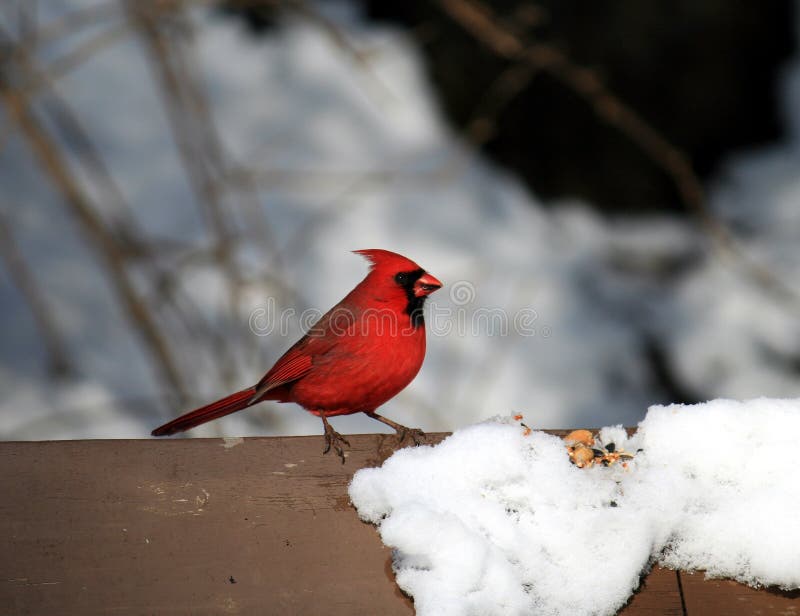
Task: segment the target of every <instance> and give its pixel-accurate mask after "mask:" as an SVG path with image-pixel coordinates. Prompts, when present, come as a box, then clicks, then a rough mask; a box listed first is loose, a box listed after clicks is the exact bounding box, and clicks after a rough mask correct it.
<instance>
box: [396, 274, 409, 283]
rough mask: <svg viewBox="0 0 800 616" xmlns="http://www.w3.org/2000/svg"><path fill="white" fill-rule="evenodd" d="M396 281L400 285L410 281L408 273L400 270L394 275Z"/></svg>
mask: <svg viewBox="0 0 800 616" xmlns="http://www.w3.org/2000/svg"><path fill="white" fill-rule="evenodd" d="M394 281H395V282H396V283H397V284H399V285H404V284H406V283H407V282H408V274H406V273H405V272H400V273H399V274H397V275H396V276H395V277H394Z"/></svg>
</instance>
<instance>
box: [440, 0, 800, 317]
mask: <svg viewBox="0 0 800 616" xmlns="http://www.w3.org/2000/svg"><path fill="white" fill-rule="evenodd" d="M439 5H440V6H441V7H442V9H443V10H444V12H445V13H446V14H447V15H448V16H450V18H451V19H452V20H453V21H455V22H456V23H458V24H460V25H461V26H462V27H463V28H464V29H465V30H466V31H468V32H469V33H470V34H472V35H473V36H474V37H475V39H476V40H477V41H478V42H480V43H481V44H483V45H484V46H485V47H487V48H489V49H490V50H492V51H493V52H494V53H495V54H496V55H498V56H500V57H502V58H505V59H507V60H511V61H514V62H526V63H528V64H529V65H530V66H532V67H533V68H535V69H537V70H542V71H545V72H547V73H549V74H550V75H552V76H553V77H555V78H556V79H557V80H559V81H561V82H562V83H563V84H564V85H565V86H567V87H568V88H570V89H571V90H572V91H574V92H575V93H577V94H578V95H580V96H581V97H582V98H583V99H584V100H586V101H587V103H588V104H589V105H590V106H591V107H592V109H593V110H594V112H595V113H596V114H597V116H598V117H599V118H601V119H602V120H603V121H604V122H605V123H606V124H608V125H609V126H612V127H614V128H616V129H617V130H619V131H620V132H621V133H622V134H624V135H626V136H627V137H628V138H629V139H630V140H631V141H632V142H633V143H635V144H636V145H637V146H638V147H639V148H640V149H641V150H642V151H643V152H644V153H645V154H646V155H647V156H648V157H649V158H650V160H652V161H653V162H654V163H655V164H656V165H658V166H659V167H660V168H661V169H662V170H663V171H664V172H665V173H666V174H667V175H668V176H669V177H670V178H672V181H673V182H674V183H675V186H676V187H677V189H678V192H679V193H680V195H681V198H682V200H683V202H684V204H685V205H686V207H687V208H688V209H689V211H690V212H692V213H693V214H694V216H695V218H696V219H697V220H698V221H699V222H700V224H701V226H702V227H703V229H705V231H706V232H707V233H708V235H709V237H710V238H711V241H712V243H713V244H714V246H716V248H717V250H718V252H719V254H720V255H722V256H729V257H735V259H736V262H738V263H739V264H740V265H741V266H742V267H743V271H744V272H745V273H746V274H747V275H748V276H749V277H750V279H751V280H753V281H754V282H756V284H758V285H759V286H760V287H761V288H763V289H765V290H767V291H769V292H771V293H772V294H773V295H775V296H776V297H778V298H780V299H781V300H783V301H789V302H792V303H793V304H795V305H800V295H799V294H798V292H797V291H796V290H795V289H794V288H793V287H791V286H790V285H788V284H786V283H785V282H784V281H783V280H781V279H780V278H779V277H777V276H776V275H775V274H773V273H772V272H771V271H769V270H768V269H766V268H765V267H764V266H763V265H761V264H760V263H757V262H756V261H754V260H753V259H752V258H751V257H749V256H748V255H746V254H745V253H744V251H743V250H742V248H741V247H740V246H739V245H738V243H737V242H736V241H735V239H734V237H733V235H732V234H731V232H730V230H729V229H728V227H727V226H725V224H724V223H723V222H722V221H720V220H719V219H718V218H717V217H716V216H714V214H713V213H712V212H711V211H710V210H709V209H708V207H707V205H706V198H705V191H704V190H703V186H702V184H701V183H700V180H699V178H698V177H697V175H696V174H695V172H694V170H693V169H692V166H691V164H690V162H689V160H688V158H687V157H686V155H685V154H684V153H682V152H681V151H680V150H678V149H677V148H676V147H674V146H673V145H672V144H671V143H670V142H669V141H668V140H667V139H666V138H665V137H663V136H662V135H661V134H660V133H659V132H658V131H657V130H656V129H655V128H653V127H652V126H651V125H650V124H648V123H647V122H646V121H645V120H644V118H642V117H641V116H640V115H639V114H638V113H637V112H636V111H635V110H634V109H633V108H631V107H629V106H628V105H626V104H625V103H623V102H622V101H621V100H620V99H619V98H618V97H617V96H615V95H614V94H613V93H612V92H611V91H610V90H609V89H608V88H607V87H606V86H605V85H604V84H603V83H602V81H600V79H599V78H598V77H597V76H596V75H595V73H593V72H592V71H590V70H588V69H586V68H583V67H580V66H577V65H576V64H574V63H573V62H572V61H570V60H569V59H568V58H567V57H566V56H565V55H564V54H563V53H561V52H560V51H558V50H557V49H556V48H554V47H552V46H551V45H547V44H545V43H533V44H527V43H526V42H523V41H522V40H521V38H520V37H519V36H518V35H516V34H515V33H513V32H511V31H509V30H508V29H507V28H505V27H504V26H503V25H502V24H501V23H499V21H498V20H497V19H496V18H495V16H494V15H493V13H492V11H491V10H490V9H489V8H488V7H487V6H486V5H485V4H483V3H481V2H479V1H478V0H439Z"/></svg>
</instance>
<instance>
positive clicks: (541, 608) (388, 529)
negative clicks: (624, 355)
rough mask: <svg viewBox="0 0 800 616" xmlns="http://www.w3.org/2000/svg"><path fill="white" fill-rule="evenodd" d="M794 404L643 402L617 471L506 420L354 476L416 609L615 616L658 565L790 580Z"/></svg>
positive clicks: (794, 524) (606, 438) (753, 580)
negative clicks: (581, 462)
mask: <svg viewBox="0 0 800 616" xmlns="http://www.w3.org/2000/svg"><path fill="white" fill-rule="evenodd" d="M798 435H800V399H794V400H779V399H766V398H761V399H755V400H750V401H746V402H737V401H733V400H723V399H719V400H714V401H711V402H708V403H704V404H698V405H693V406H681V405H672V406H653V407H651V408H650V409H649V410H648V413H647V415H646V417H645V419H644V420H643V421H641V422H640V424H639V427H638V431H637V432H636V434H635V435H634V436H633V437H631V438H630V439H628V438H627V437H626V434H625V432H624V430H622V429H621V428H620V427H618V426H617V427H609V428H604V429H603V430H602V431H601V433H600V439H601V440H602V442H603V443H606V444H607V443H609V442H614V443H615V445H616V446H617V449H620V448H624V449H625V450H627V451H629V452H636V451H637V450H638V449H641V451H639V452H638V453H637V454H636V456H635V457H634V459H633V460H632V461H630V462H628V464H627V468H624V467H623V466H622V465H621V464H619V463H617V464H614V465H611V466H609V467H603V466H599V465H598V466H594V467H592V468H588V469H578V468H577V467H576V466H574V465H572V464H571V463H570V462H569V459H568V456H567V453H566V451H565V448H564V444H563V442H562V441H561V439H559V438H557V437H554V436H550V435H547V434H545V433H543V432H537V431H534V432H532V433H530V434H529V435H527V436H526V434H525V431H524V430H523V429H522V427H521V426H520V425H519V424H518V423H517V422H516V421H514V419H512V418H505V419H503V418H495V419H492V420H489V421H487V422H484V423H480V424H476V425H472V426H469V427H466V428H462V429H460V430H458V431H456V432H455V433H454V434H453V435H452V436H450V437H449V438H447V439H446V440H445V441H443V442H442V443H441V444H439V445H437V446H434V447H416V448H406V449H402V450H400V451H398V452H397V453H395V454H394V455H393V456H392V457H391V458H389V459H388V460H387V461H386V462H385V463H384V464H383V466H382V467H380V468H370V469H362V470H360V471H358V472H357V473H356V474H355V476H354V478H353V481H352V484H351V486H350V497H351V499H352V501H353V504H354V505H355V506H356V508H357V509H358V512H359V515H360V516H361V517H362V518H363V519H364V520H366V521H369V522H371V523H373V524H375V525H377V527H378V530H379V532H380V535H381V538H382V540H383V542H384V543H385V544H386V545H388V546H390V547H392V548H393V549H394V569H395V572H396V576H397V583H398V584H399V585H400V587H401V588H402V589H403V590H404V591H405V592H407V593H408V594H410V595H411V596H413V598H414V603H415V607H416V610H417V614H419V615H420V616H425V615H437V616H439V615H446V614H453V615H455V614H459V615H461V614H485V615H488V614H503V615H507V614H531V613H536V614H553V615H556V614H572V615H580V614H613V613H614V612H615V611H616V610H618V609H619V608H620V607H621V606H622V605H623V604H624V603H625V602H626V600H627V599H628V597H629V596H630V594H631V593H632V592H633V591H634V590H635V589H636V588H637V586H638V585H639V582H640V580H641V576H642V575H643V573H645V572H646V571H647V570H648V568H649V566H650V565H652V564H653V563H659V564H661V565H664V566H667V567H672V568H679V569H682V570H697V569H699V570H705V571H706V572H707V574H708V575H709V576H714V577H726V578H733V579H736V580H739V581H741V582H744V583H747V584H751V585H754V586H760V585H775V586H780V587H782V588H784V589H794V588H798V587H800V523H799V522H798V519H800V518H798V513H797V512H798V511H800V482H798V480H797V460H798Z"/></svg>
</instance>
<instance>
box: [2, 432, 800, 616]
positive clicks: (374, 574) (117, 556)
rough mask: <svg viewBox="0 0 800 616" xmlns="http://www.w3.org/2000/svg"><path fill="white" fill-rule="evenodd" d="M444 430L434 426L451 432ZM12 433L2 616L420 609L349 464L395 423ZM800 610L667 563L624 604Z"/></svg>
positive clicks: (798, 601) (769, 594) (679, 609)
mask: <svg viewBox="0 0 800 616" xmlns="http://www.w3.org/2000/svg"><path fill="white" fill-rule="evenodd" d="M443 436H444V435H441V434H440V435H434V437H433V438H434V439H441V438H442V437H443ZM349 439H350V443H351V445H352V447H351V449H350V453H349V457H348V459H347V463H346V464H344V465H342V464H341V463H340V462H339V460H338V459H337V458H336V457H335V456H332V455H327V456H323V455H322V437H321V436H313V437H289V438H246V439H179V440H136V441H131V440H119V441H108V440H106V441H53V442H6V443H0V614H37V615H38V614H42V615H58V616H67V615H71V614H79V615H82V616H84V615H91V614H136V615H139V614H154V615H160V614H282V615H283V614H326V615H336V614H347V615H358V614H380V615H385V616H389V615H392V614H413V609H414V608H413V602H412V601H411V599H409V598H408V597H407V596H406V595H404V594H403V593H402V592H401V591H400V590H399V589H398V587H397V586H396V584H395V582H394V576H393V573H392V568H391V552H390V550H389V549H388V548H386V547H384V546H383V545H382V544H381V542H380V539H379V538H378V534H377V532H376V531H375V528H374V527H372V526H370V525H368V524H365V523H363V522H361V521H359V519H358V516H357V515H356V512H355V511H354V509H353V508H352V506H351V504H350V502H349V499H348V496H347V485H348V483H349V481H350V479H351V477H352V475H353V473H354V472H355V471H356V470H357V469H359V468H362V467H364V466H374V465H377V464H380V463H381V462H382V461H383V460H384V459H385V458H386V457H388V456H389V455H390V454H391V453H392V452H393V451H394V449H395V447H396V446H397V441H396V439H395V437H394V436H388V435H385V436H384V435H359V436H352V437H349ZM622 613H623V614H626V615H628V616H630V615H635V614H651V615H653V614H676V615H680V614H693V615H694V614H696V615H704V616H709V615H712V616H713V615H716V614H726V615H729V614H747V615H750V614H756V613H759V614H794V613H797V614H800V593H797V592H793V593H785V592H780V591H773V590H754V589H751V588H748V587H746V586H742V585H740V584H736V583H733V582H725V581H705V580H704V579H703V576H702V575H701V574H695V575H686V574H678V573H676V572H674V571H668V570H664V569H655V570H654V571H653V572H651V573H650V575H649V576H648V578H647V579H646V581H645V583H644V584H643V586H642V588H641V589H640V591H639V592H637V593H636V594H635V595H634V596H633V597H632V599H631V601H630V602H629V604H628V606H627V607H626V608H625V609H624V610H623V611H622Z"/></svg>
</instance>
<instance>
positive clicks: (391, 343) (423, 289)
mask: <svg viewBox="0 0 800 616" xmlns="http://www.w3.org/2000/svg"><path fill="white" fill-rule="evenodd" d="M355 252H356V253H358V254H360V255H363V256H364V257H365V258H366V259H367V260H368V261H369V262H370V263H371V267H370V271H369V274H367V277H366V278H364V280H362V281H361V282H360V283H359V284H358V286H356V288H355V289H353V290H352V291H350V293H349V294H348V295H347V297H345V298H344V299H343V300H342V301H340V302H339V303H338V304H336V306H334V307H333V308H331V309H330V310H329V311H328V312H327V313H326V314H325V315H324V316H323V317H322V318H321V319H320V320H319V321H318V322H317V323H316V324H315V325H314V327H312V328H311V330H310V331H309V332H308V333H307V334H306V335H305V336H303V337H302V338H301V339H300V340H299V341H298V342H297V343H296V344H295V345H294V346H293V347H292V348H290V349H289V350H288V351H286V353H284V355H283V357H281V358H280V359H279V360H278V361H277V363H276V364H275V365H274V366H273V367H272V368H271V369H270V370H269V372H267V373H266V374H265V375H264V377H263V378H262V379H261V380H260V381H259V382H258V383H257V384H256V385H254V386H253V387H248V388H247V389H243V390H242V391H238V392H236V393H235V394H231V395H230V396H227V397H226V398H222V400H217V401H216V402H212V403H211V404H208V405H206V406H203V407H200V408H199V409H196V410H194V411H191V412H190V413H186V414H185V415H182V416H181V417H178V418H177V419H173V420H172V421H170V422H169V423H167V424H164V425H163V426H161V427H159V428H156V429H155V430H153V436H165V435H168V434H175V433H176V432H182V431H183V430H188V429H189V428H193V427H194V426H198V425H200V424H202V423H205V422H207V421H211V420H212V419H217V418H218V417H224V416H225V415H229V414H230V413H235V412H236V411H240V410H242V409H244V408H247V407H249V406H253V405H254V404H257V403H259V402H262V401H264V400H277V401H278V402H296V403H297V404H299V405H300V406H302V407H303V408H304V409H306V410H307V411H309V412H311V413H313V414H314V415H317V416H318V417H320V418H322V423H323V425H324V427H325V450H324V452H323V453H328V451H330V449H331V447H333V449H334V450H335V451H336V453H337V454H338V455H339V457H340V458H341V459H342V463H344V452H343V450H342V444H345V445H348V446H349V445H350V443H349V442H348V441H347V439H345V438H344V437H342V435H340V434H339V433H338V432H336V431H335V430H334V429H333V428H332V427H331V425H330V424H329V423H328V417H332V416H334V415H350V414H352V413H366V414H367V415H368V416H370V417H372V418H373V419H377V420H378V421H381V422H383V423H385V424H386V425H387V426H391V427H392V428H394V430H395V431H396V432H397V434H398V435H399V436H400V438H401V440H402V439H405V438H406V436H411V437H412V438H413V440H414V442H415V443H418V442H419V440H420V438H421V437H422V436H424V434H423V432H422V431H421V430H417V429H412V428H406V427H405V426H401V425H400V424H398V423H395V422H394V421H392V420H391V419H387V418H386V417H382V416H380V415H378V414H377V413H376V412H375V409H376V408H378V407H379V406H380V405H381V404H383V403H384V402H387V401H388V400H390V399H391V398H393V397H394V396H396V395H397V394H398V393H400V391H402V390H403V389H404V388H405V387H406V385H408V384H409V383H410V382H411V381H412V380H413V378H414V377H415V376H416V375H417V372H419V369H420V367H421V366H422V360H423V359H425V321H424V318H423V310H422V308H423V305H424V304H425V299H426V298H427V297H428V295H430V294H431V293H433V292H434V291H436V289H439V288H440V287H441V286H442V283H441V282H439V281H438V280H437V279H436V278H434V277H433V276H431V275H430V274H428V273H427V272H426V271H425V270H424V269H422V268H421V267H420V266H419V265H417V264H416V263H414V262H413V261H411V260H410V259H407V258H405V257H403V256H401V255H399V254H396V253H393V252H389V251H388V250H379V249H372V250H356V251H355Z"/></svg>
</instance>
